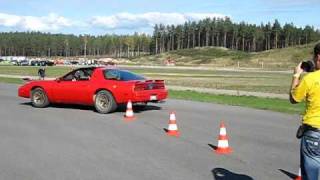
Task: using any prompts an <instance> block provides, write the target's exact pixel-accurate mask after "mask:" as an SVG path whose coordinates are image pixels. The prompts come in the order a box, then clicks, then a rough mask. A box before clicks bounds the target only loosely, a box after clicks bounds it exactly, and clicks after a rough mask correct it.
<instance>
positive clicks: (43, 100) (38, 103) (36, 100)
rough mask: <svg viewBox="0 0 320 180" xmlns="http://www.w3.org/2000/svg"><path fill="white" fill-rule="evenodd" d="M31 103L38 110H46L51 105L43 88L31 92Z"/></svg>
mask: <svg viewBox="0 0 320 180" xmlns="http://www.w3.org/2000/svg"><path fill="white" fill-rule="evenodd" d="M31 103H32V105H33V106H34V107H37V108H44V107H46V106H48V105H49V100H48V96H47V94H46V93H45V91H44V90H43V89H42V88H35V89H33V90H32V91H31Z"/></svg>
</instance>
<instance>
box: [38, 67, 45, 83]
mask: <svg viewBox="0 0 320 180" xmlns="http://www.w3.org/2000/svg"><path fill="white" fill-rule="evenodd" d="M45 75H46V70H45V68H44V67H40V68H39V70H38V76H39V79H40V80H44V77H45Z"/></svg>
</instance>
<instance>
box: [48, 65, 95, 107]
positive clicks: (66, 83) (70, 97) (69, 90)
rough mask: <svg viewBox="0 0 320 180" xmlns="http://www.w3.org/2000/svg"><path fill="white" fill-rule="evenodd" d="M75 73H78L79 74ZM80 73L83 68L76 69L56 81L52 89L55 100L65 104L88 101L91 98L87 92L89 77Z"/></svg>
mask: <svg viewBox="0 0 320 180" xmlns="http://www.w3.org/2000/svg"><path fill="white" fill-rule="evenodd" d="M77 73H80V76H79V75H77ZM82 73H83V70H76V71H73V72H71V73H69V74H67V75H66V76H64V77H63V78H61V79H59V80H58V81H56V83H55V86H54V90H53V91H54V97H55V99H56V101H57V102H59V103H67V104H87V103H88V101H89V100H90V99H91V97H90V93H89V88H90V78H84V77H82V75H81V74H82ZM77 76H79V77H77Z"/></svg>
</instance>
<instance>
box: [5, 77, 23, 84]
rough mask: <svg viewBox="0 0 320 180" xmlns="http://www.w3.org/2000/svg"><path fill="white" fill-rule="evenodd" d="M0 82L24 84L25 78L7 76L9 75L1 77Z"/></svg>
mask: <svg viewBox="0 0 320 180" xmlns="http://www.w3.org/2000/svg"><path fill="white" fill-rule="evenodd" d="M0 82H3V83H11V84H22V83H23V80H22V79H20V78H7V77H0Z"/></svg>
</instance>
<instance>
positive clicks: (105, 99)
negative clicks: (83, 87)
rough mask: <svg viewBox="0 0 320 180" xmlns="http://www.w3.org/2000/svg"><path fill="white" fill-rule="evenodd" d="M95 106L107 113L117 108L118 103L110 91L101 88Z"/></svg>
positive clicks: (100, 111) (101, 111) (99, 110)
mask: <svg viewBox="0 0 320 180" xmlns="http://www.w3.org/2000/svg"><path fill="white" fill-rule="evenodd" d="M94 107H95V108H96V110H97V111H98V112H99V113H102V114H106V113H110V112H113V111H115V110H116V109H117V103H116V101H115V100H114V98H113V96H112V94H111V93H110V92H109V91H106V90H101V91H99V92H98V93H97V94H96V97H95V101H94Z"/></svg>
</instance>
